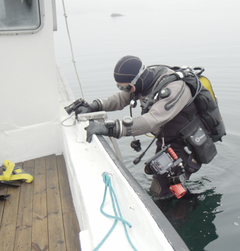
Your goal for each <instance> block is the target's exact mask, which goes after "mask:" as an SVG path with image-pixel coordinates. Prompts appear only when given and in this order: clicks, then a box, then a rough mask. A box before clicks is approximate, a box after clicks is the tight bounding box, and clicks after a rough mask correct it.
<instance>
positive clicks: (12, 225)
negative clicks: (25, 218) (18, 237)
mask: <svg viewBox="0 0 240 251" xmlns="http://www.w3.org/2000/svg"><path fill="white" fill-rule="evenodd" d="M16 165H17V166H21V167H22V164H21V163H17V164H16ZM7 194H10V197H8V199H7V200H6V201H5V203H4V211H3V215H2V222H1V228H0V236H1V238H0V247H1V250H4V251H5V250H6V251H8V250H13V248H14V240H15V232H16V223H17V214H18V202H19V187H13V186H8V189H7Z"/></svg>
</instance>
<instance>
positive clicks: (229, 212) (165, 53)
mask: <svg viewBox="0 0 240 251" xmlns="http://www.w3.org/2000/svg"><path fill="white" fill-rule="evenodd" d="M89 3H90V4H91V5H90V4H89V5H87V2H86V3H85V2H83V1H77V3H72V1H70V0H65V7H66V10H67V14H68V22H69V28H70V33H71V38H72V43H73V48H74V53H75V60H76V62H77V68H78V72H79V76H80V80H81V85H82V88H83V92H84V98H85V99H86V100H87V101H89V102H91V101H92V100H93V99H95V98H104V97H107V96H110V95H111V94H113V93H115V92H117V91H118V90H117V88H116V85H115V83H114V79H113V73H112V72H113V68H114V66H115V64H116V62H117V61H118V59H119V58H121V57H122V56H125V55H135V56H139V57H140V58H141V59H142V60H143V61H144V63H145V64H146V65H151V64H166V65H171V66H173V65H178V66H183V65H189V66H203V67H204V68H205V76H207V77H208V78H209V79H210V80H211V82H212V85H213V87H214V91H215V93H216V95H217V98H218V102H219V106H220V110H221V113H222V117H223V119H224V121H225V126H226V128H227V136H226V137H224V139H223V142H222V143H220V142H219V143H217V149H218V155H217V157H215V159H214V160H213V161H212V162H211V163H210V164H208V165H204V166H203V167H202V168H201V170H200V171H199V172H198V173H196V174H194V175H193V176H192V177H191V181H190V182H189V187H190V188H191V190H192V193H193V196H192V197H191V198H183V199H181V200H171V201H165V202H161V203H158V206H159V207H160V208H161V210H162V211H163V212H164V214H165V215H166V217H167V218H168V219H169V221H170V222H171V223H172V225H173V226H174V227H175V228H176V230H177V231H178V233H179V234H180V236H181V237H182V238H183V240H184V241H185V242H186V244H187V245H188V247H189V249H190V250H194V251H202V250H209V251H226V250H228V251H237V250H239V245H240V186H239V181H240V166H239V162H240V143H239V140H240V133H239V123H240V113H239V111H238V110H239V108H240V99H239V95H240V81H239V71H240V70H239V69H240V25H239V24H240V17H239V11H240V4H239V1H237V0H228V1H216V0H214V1H209V0H208V1H206V0H202V1H195V0H182V1H179V0H172V1H167V3H165V2H163V1H157V0H156V1H154V0H149V1H147V2H145V1H141V0H138V1H137V0H136V1H135V0H129V1H124V0H122V1H118V0H115V1H114V0H111V1H107V0H106V1H97V0H94V1H89ZM57 4H58V32H56V33H55V35H54V36H55V45H56V57H57V60H58V62H59V63H60V65H61V66H62V69H63V71H64V73H65V76H66V78H67V80H68V82H69V84H70V86H71V88H72V90H73V92H74V94H75V97H76V98H79V97H81V93H80V88H79V84H78V82H77V78H76V76H75V73H74V69H73V65H72V63H71V54H70V49H69V43H68V38H67V33H66V30H65V24H64V18H63V11H62V6H61V1H59V3H57ZM112 13H121V14H123V15H124V16H121V17H115V18H113V17H111V16H110V15H111V14H112ZM128 114H129V109H128V108H126V109H125V110H123V111H121V112H115V113H109V114H108V117H109V118H113V119H116V118H120V119H121V118H122V117H123V116H126V115H128ZM139 114H140V109H139V106H138V107H137V108H136V109H134V110H133V115H134V116H138V115H139ZM138 139H140V140H141V142H142V148H143V149H145V147H146V146H147V145H148V143H149V142H150V140H151V139H150V138H148V137H146V136H141V137H138ZM131 140H132V138H123V139H120V140H118V142H119V145H120V148H121V150H122V154H123V156H124V159H125V164H126V166H127V167H128V168H129V170H130V171H131V173H132V174H133V175H134V176H135V177H136V179H137V180H138V181H139V182H140V184H141V185H142V186H143V187H144V189H146V190H148V187H149V185H150V182H151V180H150V178H151V177H149V176H147V175H145V174H144V172H143V167H144V165H143V163H144V160H146V159H148V158H149V157H151V156H152V154H153V153H154V151H155V149H154V146H152V148H151V149H150V150H149V151H148V153H147V154H146V155H145V157H144V158H143V160H142V161H141V162H140V163H139V164H138V165H136V166H135V165H133V164H132V161H133V160H134V159H135V158H136V157H137V156H138V155H139V153H136V152H134V151H133V150H132V149H131V148H130V146H129V144H130V142H131Z"/></svg>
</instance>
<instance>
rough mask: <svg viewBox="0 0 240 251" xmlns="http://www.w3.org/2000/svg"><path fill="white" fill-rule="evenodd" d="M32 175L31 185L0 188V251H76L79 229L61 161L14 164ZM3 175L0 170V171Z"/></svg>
mask: <svg viewBox="0 0 240 251" xmlns="http://www.w3.org/2000/svg"><path fill="white" fill-rule="evenodd" d="M16 166H21V167H22V168H23V169H24V171H26V172H27V173H30V174H32V175H33V177H34V180H33V182H32V183H31V184H27V183H25V182H19V181H16V182H15V183H14V184H17V185H19V187H18V186H15V187H14V186H9V185H5V184H4V185H2V184H0V195H3V194H10V196H9V197H8V198H7V199H6V200H0V236H1V237H0V249H1V250H2V251H9V250H23V251H25V250H26V251H29V250H32V251H33V250H34V251H35V250H37V251H43V250H44V251H46V250H50V251H54V250H57V251H61V250H68V251H77V250H80V245H79V231H80V229H79V225H78V220H77V217H76V214H75V209H74V207H73V202H72V196H71V192H70V188H69V183H68V178H67V171H66V166H65V161H64V157H63V156H62V155H60V156H55V155H51V156H46V157H42V158H38V159H34V160H29V161H26V162H23V163H16ZM0 172H1V174H2V170H1V168H0Z"/></svg>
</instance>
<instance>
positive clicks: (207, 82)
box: [199, 76, 216, 101]
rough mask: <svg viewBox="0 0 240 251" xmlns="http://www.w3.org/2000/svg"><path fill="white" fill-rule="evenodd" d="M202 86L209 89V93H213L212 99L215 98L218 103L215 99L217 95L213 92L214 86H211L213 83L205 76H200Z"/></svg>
mask: <svg viewBox="0 0 240 251" xmlns="http://www.w3.org/2000/svg"><path fill="white" fill-rule="evenodd" d="M199 79H200V81H201V83H202V85H203V86H204V87H205V88H206V89H208V91H209V92H210V93H211V95H212V97H213V100H214V101H216V97H215V94H214V92H213V89H212V85H211V82H210V80H209V79H208V78H206V77H204V76H200V77H199Z"/></svg>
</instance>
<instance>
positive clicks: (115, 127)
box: [84, 120, 120, 143]
mask: <svg viewBox="0 0 240 251" xmlns="http://www.w3.org/2000/svg"><path fill="white" fill-rule="evenodd" d="M119 128H120V127H119V121H118V120H116V121H115V120H105V122H104V123H100V122H97V121H89V126H88V127H86V128H84V129H85V130H86V131H87V142H88V143H90V142H91V141H92V136H93V134H96V135H104V136H110V137H114V138H117V137H118V135H119Z"/></svg>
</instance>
